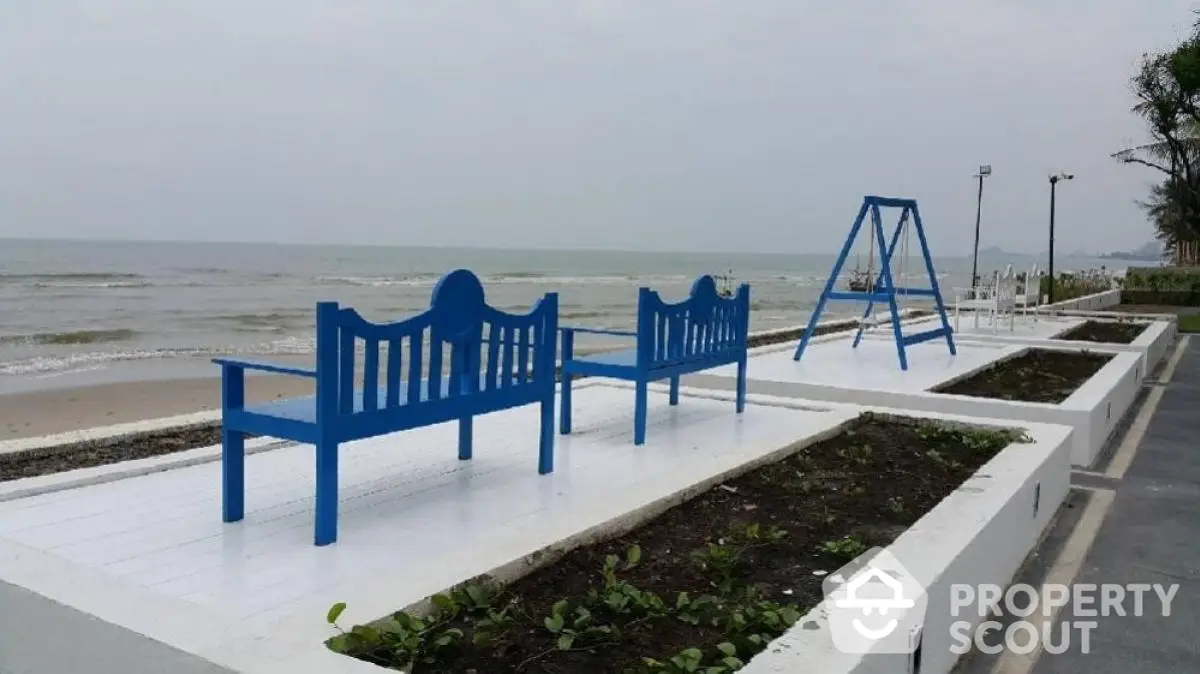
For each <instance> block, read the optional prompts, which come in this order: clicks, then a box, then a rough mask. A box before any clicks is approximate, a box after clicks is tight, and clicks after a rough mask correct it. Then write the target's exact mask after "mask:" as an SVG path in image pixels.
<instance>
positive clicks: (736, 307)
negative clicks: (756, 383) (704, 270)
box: [559, 275, 750, 445]
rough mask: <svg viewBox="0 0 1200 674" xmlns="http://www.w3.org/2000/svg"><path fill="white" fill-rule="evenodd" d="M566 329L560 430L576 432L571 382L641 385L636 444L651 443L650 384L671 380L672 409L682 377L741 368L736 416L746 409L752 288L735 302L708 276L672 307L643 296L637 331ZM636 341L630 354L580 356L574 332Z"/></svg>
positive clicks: (646, 290)
mask: <svg viewBox="0 0 1200 674" xmlns="http://www.w3.org/2000/svg"><path fill="white" fill-rule="evenodd" d="M561 330H562V340H563V342H562V352H563V354H562V359H563V361H562V401H561V405H562V410H561V420H560V425H559V430H560V432H562V433H563V434H564V435H565V434H568V433H570V432H571V377H572V375H579V376H585V377H609V378H613V379H623V380H626V381H632V382H635V383H636V393H635V400H634V408H633V409H634V412H633V443H634V444H635V445H640V444H642V443H644V442H645V441H646V405H647V401H646V398H647V385H648V384H649V383H650V382H652V381H658V380H662V379H670V380H671V396H670V397H671V404H672V405H678V404H679V377H680V375H685V374H689V373H692V372H699V371H701V370H707V369H710V368H714V367H718V366H721V365H727V364H730V363H737V366H738V369H737V411H738V414H741V413H742V411H743V410H744V409H745V407H746V350H747V349H746V340H747V337H748V336H749V332H750V286H749V285H747V284H743V285H742V286H741V287H739V288H738V290H737V293H736V294H735V295H734V296H733V297H731V298H723V297H720V296H718V294H717V285H716V282H715V281H714V280H713V278H712V277H711V276H708V275H705V276H701V277H700V278H698V279H696V282H695V283H693V284H692V291H691V295H690V296H689V297H688V298H687V299H686V300H683V301H682V302H679V303H677V304H668V303H666V302H664V301H663V300H662V298H661V297H659V295H658V293H657V292H655V291H653V290H651V289H649V288H641V289H640V290H639V291H638V314H637V330H636V331H635V332H628V331H621V330H595V329H591V328H579V327H564V328H562V329H561ZM577 332H582V333H589V334H596V335H610V336H619V337H634V338H636V340H637V344H636V347H635V348H633V349H630V350H628V351H615V352H606V353H596V354H592V355H587V356H579V357H575V355H574V351H575V333H577Z"/></svg>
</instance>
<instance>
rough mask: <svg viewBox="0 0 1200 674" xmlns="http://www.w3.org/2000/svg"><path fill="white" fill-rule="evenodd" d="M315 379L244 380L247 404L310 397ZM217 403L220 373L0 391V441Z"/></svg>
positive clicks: (193, 409) (215, 406)
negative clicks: (43, 389) (205, 375)
mask: <svg viewBox="0 0 1200 674" xmlns="http://www.w3.org/2000/svg"><path fill="white" fill-rule="evenodd" d="M313 384H314V382H313V380H311V379H304V378H300V377H277V376H255V377H247V378H246V397H247V400H248V402H265V401H269V400H272V399H275V398H285V397H292V396H304V395H312V393H313ZM220 407H221V380H220V378H219V377H203V378H195V379H165V380H158V381H136V382H119V383H114V384H98V385H95V386H83V387H79V388H69V389H54V390H46V391H33V392H30V393H12V394H8V395H0V440H11V439H14V438H25V437H36V436H40V435H50V434H52V433H63V432H67V431H75V430H80V429H84V428H91V427H95V426H111V425H113V424H122V423H128V422H131V421H141V420H143V419H157V418H160V417H171V416H176V415H180V414H191V413H193V412H199V411H202V410H213V409H219V408H220Z"/></svg>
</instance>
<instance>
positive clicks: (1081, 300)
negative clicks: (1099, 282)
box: [1041, 288, 1121, 311]
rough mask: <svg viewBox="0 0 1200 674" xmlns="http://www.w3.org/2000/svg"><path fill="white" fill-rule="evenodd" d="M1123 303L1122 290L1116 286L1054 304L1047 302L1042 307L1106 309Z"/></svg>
mask: <svg viewBox="0 0 1200 674" xmlns="http://www.w3.org/2000/svg"><path fill="white" fill-rule="evenodd" d="M1120 303H1121V290H1120V289H1119V288H1114V289H1112V290H1105V291H1102V292H1098V293H1094V294H1091V295H1084V296H1083V297H1076V298H1075V299H1073V300H1063V301H1061V302H1055V303H1054V304H1046V305H1043V306H1042V307H1041V309H1043V310H1048V311H1054V310H1079V309H1083V310H1088V309H1090V310H1096V309H1104V308H1105V307H1115V306H1116V305H1118V304H1120Z"/></svg>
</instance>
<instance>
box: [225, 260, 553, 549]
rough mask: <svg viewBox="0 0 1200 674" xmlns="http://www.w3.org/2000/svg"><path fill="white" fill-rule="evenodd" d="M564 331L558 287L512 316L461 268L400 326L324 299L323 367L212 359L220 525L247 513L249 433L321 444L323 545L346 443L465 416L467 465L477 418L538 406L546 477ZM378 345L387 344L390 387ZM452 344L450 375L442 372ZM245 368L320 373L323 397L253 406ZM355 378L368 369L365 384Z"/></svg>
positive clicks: (320, 328) (317, 528) (318, 535)
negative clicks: (216, 379) (217, 373)
mask: <svg viewBox="0 0 1200 674" xmlns="http://www.w3.org/2000/svg"><path fill="white" fill-rule="evenodd" d="M557 338H558V295H557V293H547V294H546V296H545V297H544V298H542V299H541V300H540V301H539V302H538V303H537V304H536V305H535V306H534V308H533V310H532V311H531V312H530V313H528V314H525V315H514V314H509V313H505V312H502V311H499V310H498V309H495V308H493V307H490V306H488V305H487V304H486V303H485V301H484V293H483V286H482V285H480V283H479V279H478V278H476V277H475V275H474V274H472V273H471V272H470V271H468V270H465V269H459V270H456V271H452V272H450V273H448V274H446V275H445V276H443V277H442V279H441V280H440V281H439V282H438V284H437V286H436V287H435V288H434V290H433V298H432V301H431V303H430V308H429V309H428V310H426V311H425V312H423V313H421V314H419V315H417V316H414V317H412V318H409V319H407V320H404V321H400V322H397V323H390V324H375V323H370V322H368V321H367V320H366V319H364V318H363V317H362V316H360V315H359V314H358V312H357V311H355V310H354V309H351V308H349V307H339V306H338V304H337V303H336V302H319V303H318V304H317V354H316V368H315V369H304V368H298V367H286V366H282V365H272V364H268V363H256V362H247V361H240V360H230V359H224V358H221V359H215V360H214V362H216V363H218V364H219V365H221V379H222V382H221V423H222V431H221V442H222V454H221V461H222V485H221V486H222V490H223V499H222V509H223V518H224V520H225V521H226V522H236V521H238V520H241V519H242V517H243V516H244V514H245V513H244V509H245V493H244V492H245V447H244V436H243V433H252V434H256V435H263V436H270V437H276V438H284V439H288V440H294V441H297V442H303V443H309V444H313V445H315V446H316V516H315V521H314V541H315V543H316V544H317V545H328V544H329V543H332V542H334V541H335V540H336V539H337V509H338V445H339V444H340V443H342V442H348V441H350V440H358V439H361V438H369V437H373V436H377V435H384V434H387V433H394V432H396V431H403V430H407V429H412V428H418V427H421V426H431V425H433V424H438V423H442V422H445V421H451V420H455V419H457V420H458V458H459V459H464V460H465V459H469V458H471V419H472V417H474V416H475V415H478V414H484V413H487V412H494V411H497V410H503V409H508V408H511V407H517V406H520V405H528V404H532V403H541V406H542V408H541V436H540V440H539V443H540V444H539V447H538V472H539V473H541V474H546V473H549V472H551V471H552V470H554V427H553V423H554V394H555V383H556V382H555V355H556V351H557V349H556V347H557V341H558V340H557ZM360 343H361V344H362V347H363V351H362V354H363V355H362V362H361V365H362V367H361V369H358V368H356V359H357V358H358V354H357V348H356V347H358V345H359V344H360ZM381 344H386V345H387V349H386V354H385V355H384V359H385V362H384V364H383V369H384V370H385V374H384V382H383V385H382V386H381V385H380V381H379V371H380V369H381V368H380V358H381V356H380V351H381V349H380V345H381ZM447 347H448V349H447ZM447 350H448V352H449V361H450V362H449V365H450V373H449V377H444V376H443V372H444V369H443V358H444V353H445V352H446V351H447ZM246 370H257V371H261V372H269V373H275V374H286V375H296V376H301V377H309V378H312V379H315V380H316V395H315V396H310V397H306V398H295V399H290V400H283V401H279V402H274V403H270V404H266V405H260V406H254V407H246V406H245V371H246ZM356 373H361V375H362V382H363V384H362V387H361V388H358V387H356V385H355V384H356ZM397 451H403V449H402V448H398V450H397Z"/></svg>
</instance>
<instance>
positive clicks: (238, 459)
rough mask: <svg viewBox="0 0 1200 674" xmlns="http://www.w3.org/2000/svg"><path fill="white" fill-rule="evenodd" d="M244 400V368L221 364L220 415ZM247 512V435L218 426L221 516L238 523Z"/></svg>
mask: <svg viewBox="0 0 1200 674" xmlns="http://www.w3.org/2000/svg"><path fill="white" fill-rule="evenodd" d="M245 403H246V380H245V370H243V369H242V368H240V367H235V366H222V371H221V418H222V419H224V418H225V416H226V412H229V411H231V410H240V409H242V408H243V407H244V406H245ZM245 514H246V436H244V435H242V432H241V431H240V430H236V429H233V430H231V429H230V428H229V427H228V426H226V425H224V423H222V425H221V519H222V520H224V521H226V522H238V521H241V519H242V518H243V517H244V516H245Z"/></svg>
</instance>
